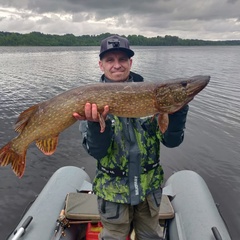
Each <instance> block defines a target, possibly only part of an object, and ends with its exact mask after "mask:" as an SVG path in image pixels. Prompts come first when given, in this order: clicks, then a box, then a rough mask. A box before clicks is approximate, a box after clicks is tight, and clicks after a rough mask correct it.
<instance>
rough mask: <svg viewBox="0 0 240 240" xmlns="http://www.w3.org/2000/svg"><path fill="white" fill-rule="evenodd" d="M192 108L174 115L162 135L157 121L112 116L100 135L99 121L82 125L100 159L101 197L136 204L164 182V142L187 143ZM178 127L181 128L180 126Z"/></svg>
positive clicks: (88, 145)
mask: <svg viewBox="0 0 240 240" xmlns="http://www.w3.org/2000/svg"><path fill="white" fill-rule="evenodd" d="M187 111H188V106H186V107H185V108H183V109H182V110H179V111H178V112H176V113H174V114H171V115H170V123H169V127H168V130H167V132H165V133H164V135H163V134H161V132H160V130H159V128H158V124H157V119H156V118H152V117H148V118H143V119H141V118H121V117H116V116H112V115H109V116H108V119H107V120H106V129H105V131H104V133H100V126H99V123H97V122H88V121H85V122H81V128H80V129H81V132H82V134H83V146H84V147H85V149H86V150H87V151H88V153H89V154H90V155H92V156H93V157H94V158H96V159H97V172H96V177H95V179H94V181H93V191H94V192H95V193H96V194H97V195H98V196H99V197H101V198H103V199H105V200H108V201H113V202H118V203H129V204H131V205H136V204H138V203H140V202H141V201H144V199H145V197H146V196H147V195H148V194H149V193H150V192H152V191H154V190H156V189H158V188H159V187H160V186H161V183H162V181H163V170H162V167H161V165H160V163H159V155H160V142H162V143H163V144H164V145H166V146H167V147H176V146H178V145H179V144H180V143H181V142H182V141H183V136H184V131H183V129H184V127H185V121H186V115H187ZM176 124H177V125H176Z"/></svg>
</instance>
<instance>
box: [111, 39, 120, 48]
mask: <svg viewBox="0 0 240 240" xmlns="http://www.w3.org/2000/svg"><path fill="white" fill-rule="evenodd" d="M108 44H109V45H111V44H112V47H113V48H116V47H119V46H120V41H119V40H118V39H112V40H109V41H108ZM108 48H110V47H108Z"/></svg>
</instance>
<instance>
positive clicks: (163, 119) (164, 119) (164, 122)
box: [158, 113, 169, 133]
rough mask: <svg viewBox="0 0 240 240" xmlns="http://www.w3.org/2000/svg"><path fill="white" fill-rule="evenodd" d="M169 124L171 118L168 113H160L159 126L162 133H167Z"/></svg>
mask: <svg viewBox="0 0 240 240" xmlns="http://www.w3.org/2000/svg"><path fill="white" fill-rule="evenodd" d="M168 124H169V118H168V114H167V113H159V115H158V126H159V128H160V130H161V132H162V133H165V132H166V130H167V128H168Z"/></svg>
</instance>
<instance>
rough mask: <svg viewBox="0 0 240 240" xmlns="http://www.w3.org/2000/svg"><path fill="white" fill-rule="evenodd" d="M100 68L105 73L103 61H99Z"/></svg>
mask: <svg viewBox="0 0 240 240" xmlns="http://www.w3.org/2000/svg"><path fill="white" fill-rule="evenodd" d="M98 65H99V68H100V69H101V71H102V72H103V70H104V69H103V62H102V61H101V60H99V62H98Z"/></svg>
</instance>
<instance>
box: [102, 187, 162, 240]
mask: <svg viewBox="0 0 240 240" xmlns="http://www.w3.org/2000/svg"><path fill="white" fill-rule="evenodd" d="M160 202H161V190H160V189H159V190H156V191H155V192H153V193H151V194H149V195H148V196H147V197H146V199H145V201H143V202H141V203H139V204H138V205H135V206H131V205H130V204H119V203H113V202H109V201H105V200H104V199H102V198H99V199H98V207H99V212H100V216H101V221H102V224H103V230H102V232H101V233H100V234H99V239H100V240H126V238H127V236H128V235H129V232H130V229H131V223H132V224H133V228H134V230H135V235H136V239H137V240H149V239H153V240H160V239H162V238H161V237H162V232H161V229H160V225H159V221H158V216H159V207H160Z"/></svg>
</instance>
